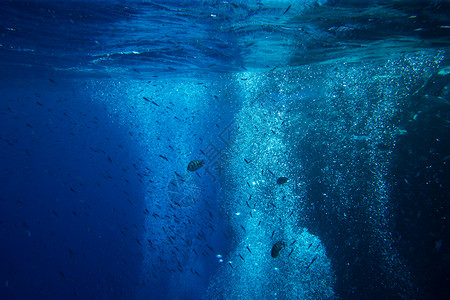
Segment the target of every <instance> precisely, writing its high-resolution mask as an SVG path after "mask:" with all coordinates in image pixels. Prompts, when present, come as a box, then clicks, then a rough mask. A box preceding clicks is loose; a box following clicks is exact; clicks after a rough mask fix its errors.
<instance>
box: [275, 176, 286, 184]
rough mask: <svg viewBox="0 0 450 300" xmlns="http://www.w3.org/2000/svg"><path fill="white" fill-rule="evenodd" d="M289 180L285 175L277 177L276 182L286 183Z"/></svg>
mask: <svg viewBox="0 0 450 300" xmlns="http://www.w3.org/2000/svg"><path fill="white" fill-rule="evenodd" d="M288 180H289V178H287V177H278V179H277V184H283V183H286V182H287V181H288Z"/></svg>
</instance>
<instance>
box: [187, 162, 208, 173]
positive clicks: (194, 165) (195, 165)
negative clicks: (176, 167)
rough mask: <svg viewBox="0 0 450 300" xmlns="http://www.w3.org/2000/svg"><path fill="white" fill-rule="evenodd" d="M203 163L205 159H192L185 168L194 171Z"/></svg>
mask: <svg viewBox="0 0 450 300" xmlns="http://www.w3.org/2000/svg"><path fill="white" fill-rule="evenodd" d="M204 164H205V160H203V159H202V160H193V161H191V162H190V163H189V164H188V166H187V170H188V171H190V172H195V171H197V170H198V169H200V168H201V167H203V165H204Z"/></svg>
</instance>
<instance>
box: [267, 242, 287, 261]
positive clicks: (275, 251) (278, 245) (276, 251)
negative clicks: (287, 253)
mask: <svg viewBox="0 0 450 300" xmlns="http://www.w3.org/2000/svg"><path fill="white" fill-rule="evenodd" d="M285 246H286V243H285V242H283V241H279V242H276V243H275V245H273V247H272V250H271V251H270V255H272V257H273V258H275V257H277V256H278V254H279V253H280V251H281V250H282V249H283V248H284V247H285Z"/></svg>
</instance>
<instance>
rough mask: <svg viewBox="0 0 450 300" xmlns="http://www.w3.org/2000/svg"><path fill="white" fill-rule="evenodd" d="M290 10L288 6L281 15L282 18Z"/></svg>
mask: <svg viewBox="0 0 450 300" xmlns="http://www.w3.org/2000/svg"><path fill="white" fill-rule="evenodd" d="M290 8H291V4H289V6H288V7H287V8H286V10H285V11H284V13H283V14H282V16H284V15H285V14H286V13H287V12H288V11H289V9H290Z"/></svg>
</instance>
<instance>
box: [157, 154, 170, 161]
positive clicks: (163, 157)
mask: <svg viewBox="0 0 450 300" xmlns="http://www.w3.org/2000/svg"><path fill="white" fill-rule="evenodd" d="M159 157H161V158H162V159H165V160H166V161H169V159H168V158H167V157H165V156H164V155H161V154H159Z"/></svg>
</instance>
